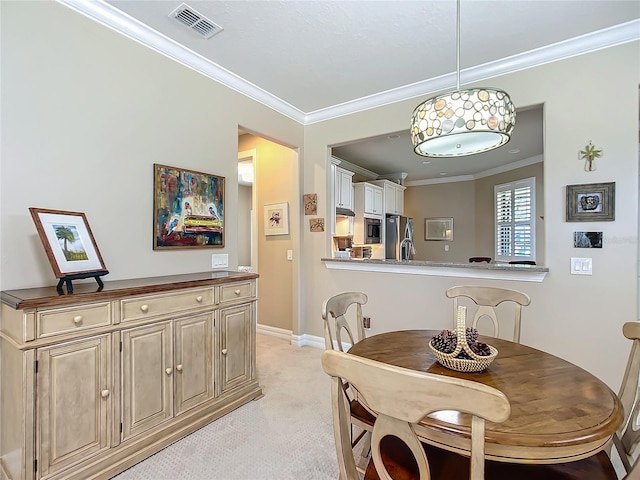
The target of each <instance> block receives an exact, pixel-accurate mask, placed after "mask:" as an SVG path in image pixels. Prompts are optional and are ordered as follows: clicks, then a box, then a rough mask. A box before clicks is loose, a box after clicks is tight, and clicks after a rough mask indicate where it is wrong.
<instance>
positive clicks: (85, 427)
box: [36, 335, 115, 477]
mask: <svg viewBox="0 0 640 480" xmlns="http://www.w3.org/2000/svg"><path fill="white" fill-rule="evenodd" d="M37 360H38V373H37V377H36V384H37V402H38V407H37V408H38V410H37V412H38V416H39V423H38V426H39V429H38V430H39V435H38V442H39V452H40V453H39V459H38V470H39V475H40V476H41V477H43V476H46V475H50V474H53V473H55V472H57V471H59V470H61V469H63V468H65V467H67V466H69V465H70V464H72V463H75V462H77V461H79V460H86V459H87V458H89V457H91V456H92V455H95V454H97V453H99V452H102V451H103V450H106V449H108V448H109V431H110V428H109V425H110V423H111V422H112V415H111V411H112V410H111V407H112V403H111V402H112V401H115V400H112V399H111V391H112V381H111V368H112V367H111V339H110V337H109V336H108V335H100V336H96V337H92V338H90V339H86V340H82V341H79V342H74V343H68V344H65V345H58V346H54V347H49V348H42V349H38V353H37Z"/></svg>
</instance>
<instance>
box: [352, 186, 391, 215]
mask: <svg viewBox="0 0 640 480" xmlns="http://www.w3.org/2000/svg"><path fill="white" fill-rule="evenodd" d="M353 191H354V207H355V208H354V211H355V213H356V216H358V215H366V216H369V217H382V215H383V214H384V212H383V208H384V206H383V189H382V188H381V187H378V186H377V185H373V184H371V183H367V182H362V183H355V184H354V185H353Z"/></svg>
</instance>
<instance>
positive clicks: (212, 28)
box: [169, 3, 222, 39]
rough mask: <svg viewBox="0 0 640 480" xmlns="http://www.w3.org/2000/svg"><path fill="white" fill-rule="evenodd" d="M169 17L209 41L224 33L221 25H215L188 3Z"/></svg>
mask: <svg viewBox="0 0 640 480" xmlns="http://www.w3.org/2000/svg"><path fill="white" fill-rule="evenodd" d="M169 17H170V18H174V19H176V20H177V21H178V22H180V23H181V24H183V25H184V26H186V27H187V28H189V29H191V30H193V31H194V32H196V33H197V34H198V35H200V36H201V37H204V38H207V39H209V38H211V37H213V36H214V35H215V34H216V33H219V32H221V31H222V27H221V26H220V25H217V24H215V23H214V22H212V21H211V20H209V19H208V18H206V17H205V16H204V15H201V14H200V13H198V12H197V11H195V10H194V9H193V8H191V7H190V6H189V5H187V4H186V3H183V4H182V5H180V6H179V7H178V8H176V9H175V10H174V11H173V12H171V13H170V14H169Z"/></svg>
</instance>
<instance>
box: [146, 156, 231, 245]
mask: <svg viewBox="0 0 640 480" xmlns="http://www.w3.org/2000/svg"><path fill="white" fill-rule="evenodd" d="M224 180H225V179H224V177H219V176H217V175H211V174H208V173H202V172H195V171H192V170H185V169H182V168H178V167H169V166H167V165H158V164H154V182H153V194H154V195H153V229H154V231H153V249H154V250H161V249H176V248H207V247H214V248H216V247H217V248H222V247H224Z"/></svg>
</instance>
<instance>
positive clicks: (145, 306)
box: [140, 305, 149, 313]
mask: <svg viewBox="0 0 640 480" xmlns="http://www.w3.org/2000/svg"><path fill="white" fill-rule="evenodd" d="M140 310H142V311H143V312H144V313H147V312H148V311H149V305H142V306H141V307H140Z"/></svg>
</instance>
